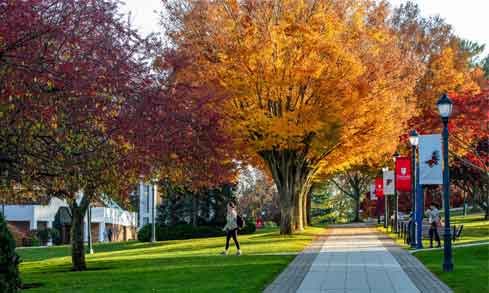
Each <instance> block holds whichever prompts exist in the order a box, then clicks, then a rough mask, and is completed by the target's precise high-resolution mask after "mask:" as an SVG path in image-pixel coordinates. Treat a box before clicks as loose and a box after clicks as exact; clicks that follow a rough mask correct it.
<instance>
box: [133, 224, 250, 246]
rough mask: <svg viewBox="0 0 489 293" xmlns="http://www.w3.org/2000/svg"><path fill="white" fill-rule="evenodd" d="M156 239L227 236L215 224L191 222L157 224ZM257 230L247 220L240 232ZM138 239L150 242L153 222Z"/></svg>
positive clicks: (141, 230)
mask: <svg viewBox="0 0 489 293" xmlns="http://www.w3.org/2000/svg"><path fill="white" fill-rule="evenodd" d="M155 229H156V240H157V241H164V240H183V239H192V238H208V237H220V236H225V235H226V234H225V232H224V231H222V229H221V228H218V227H213V226H197V227H194V226H193V225H191V224H179V225H175V226H171V227H169V226H161V225H159V224H156V227H155ZM255 231H256V226H255V224H254V223H251V222H247V223H246V225H245V227H244V228H243V229H241V230H240V232H239V234H253V233H255ZM138 240H139V241H142V242H148V241H150V240H151V224H146V225H144V226H143V227H142V228H141V229H140V230H139V232H138Z"/></svg>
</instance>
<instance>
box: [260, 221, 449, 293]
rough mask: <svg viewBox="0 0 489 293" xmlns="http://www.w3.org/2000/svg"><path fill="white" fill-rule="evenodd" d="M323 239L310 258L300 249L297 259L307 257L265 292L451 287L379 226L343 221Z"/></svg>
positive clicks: (408, 291)
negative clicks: (389, 238) (394, 241)
mask: <svg viewBox="0 0 489 293" xmlns="http://www.w3.org/2000/svg"><path fill="white" fill-rule="evenodd" d="M319 241H320V242H316V247H317V244H318V243H320V245H321V248H320V250H319V251H318V252H315V253H311V252H309V253H308V254H307V255H309V256H310V257H309V263H308V262H307V260H305V259H304V258H301V255H302V254H301V255H299V256H298V257H297V258H296V260H297V259H300V260H301V259H302V262H301V263H300V264H299V265H295V266H292V267H291V266H289V267H288V268H287V269H286V270H285V271H284V272H283V273H282V274H281V275H280V276H279V277H278V278H277V279H276V280H275V281H274V282H273V283H272V284H271V285H270V286H269V287H268V288H267V289H266V290H265V292H266V293H275V292H281V293H282V292H301V293H313V292H314V293H317V292H331V293H339V292H342V293H360V292H361V293H373V292H379V293H383V292H385V293H387V292H389V293H417V292H421V293H425V292H430V293H431V292H451V291H450V289H449V288H448V287H447V286H446V285H445V284H443V283H441V282H440V281H439V280H438V279H437V278H436V277H435V276H434V275H433V274H431V273H430V272H429V271H427V270H426V268H425V267H424V266H423V265H422V264H421V263H420V262H419V261H417V259H416V258H415V257H414V256H412V255H410V254H409V253H408V252H406V251H403V250H402V249H401V248H399V247H398V246H395V244H394V243H393V242H389V240H388V239H386V238H385V235H384V234H382V233H380V232H379V231H377V230H376V229H375V228H371V227H367V226H366V225H363V224H360V225H359V224H357V225H345V226H339V225H338V226H334V227H330V228H328V235H327V237H326V238H324V239H320V240H319ZM311 256H312V257H313V258H314V259H313V260H311V259H310V258H311ZM296 260H294V262H295V261H296ZM294 262H293V263H292V265H293V264H294ZM301 268H302V271H303V272H302V274H300V273H299V271H301ZM304 271H305V273H304ZM302 276H303V277H302ZM301 280H302V281H301Z"/></svg>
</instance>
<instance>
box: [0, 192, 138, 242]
mask: <svg viewBox="0 0 489 293" xmlns="http://www.w3.org/2000/svg"><path fill="white" fill-rule="evenodd" d="M2 208H3V211H4V214H5V218H6V220H7V223H8V224H9V226H10V228H11V229H12V230H13V232H14V236H16V240H17V242H18V244H19V245H23V244H24V241H23V240H25V237H27V235H29V233H30V232H31V231H32V230H38V231H39V230H43V229H46V228H53V226H54V225H55V223H56V225H57V228H58V230H59V233H60V238H61V243H63V244H65V243H69V242H70V228H71V216H70V212H69V209H68V204H67V203H66V201H64V200H60V199H58V198H51V199H50V200H49V201H48V202H45V203H41V202H32V203H28V204H16V205H5V206H3V207H2ZM90 211H91V235H92V241H93V242H105V241H109V236H110V238H111V239H110V240H112V241H126V240H131V239H137V235H136V228H137V217H136V213H134V212H129V211H126V210H124V209H122V208H121V207H120V206H119V205H117V204H116V203H115V202H113V201H109V202H106V203H97V204H95V205H94V206H91V207H90ZM84 239H85V241H88V221H87V216H85V219H84Z"/></svg>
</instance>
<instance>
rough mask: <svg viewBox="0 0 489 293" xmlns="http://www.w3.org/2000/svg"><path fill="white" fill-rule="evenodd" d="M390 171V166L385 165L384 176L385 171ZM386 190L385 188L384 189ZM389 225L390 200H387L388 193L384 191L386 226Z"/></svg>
mask: <svg viewBox="0 0 489 293" xmlns="http://www.w3.org/2000/svg"><path fill="white" fill-rule="evenodd" d="M387 171H389V168H387V167H383V168H382V176H383V175H384V173H385V172H387ZM384 190H385V189H384ZM388 227H389V210H388V200H387V194H385V192H384V228H386V229H387V228H388Z"/></svg>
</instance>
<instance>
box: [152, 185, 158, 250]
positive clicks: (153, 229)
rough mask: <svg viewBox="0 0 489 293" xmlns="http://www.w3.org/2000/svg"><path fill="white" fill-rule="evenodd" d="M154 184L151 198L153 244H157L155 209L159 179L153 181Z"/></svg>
mask: <svg viewBox="0 0 489 293" xmlns="http://www.w3.org/2000/svg"><path fill="white" fill-rule="evenodd" d="M151 183H152V185H153V186H152V187H153V188H152V189H153V190H152V193H153V194H152V196H151V242H156V219H155V208H156V192H157V191H156V184H157V183H158V180H157V179H153V180H151Z"/></svg>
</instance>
